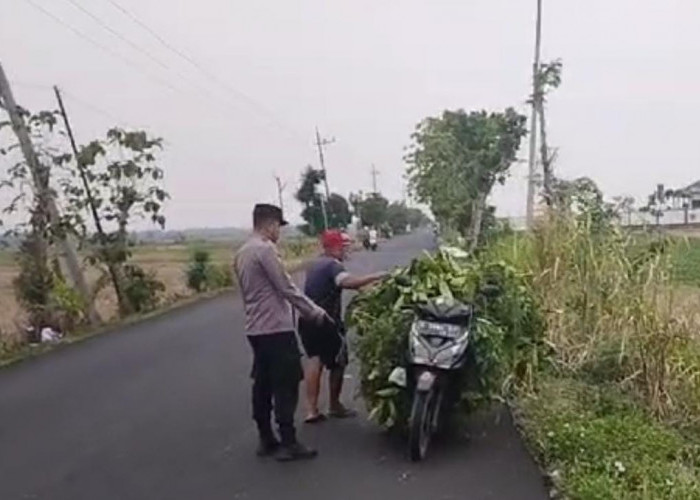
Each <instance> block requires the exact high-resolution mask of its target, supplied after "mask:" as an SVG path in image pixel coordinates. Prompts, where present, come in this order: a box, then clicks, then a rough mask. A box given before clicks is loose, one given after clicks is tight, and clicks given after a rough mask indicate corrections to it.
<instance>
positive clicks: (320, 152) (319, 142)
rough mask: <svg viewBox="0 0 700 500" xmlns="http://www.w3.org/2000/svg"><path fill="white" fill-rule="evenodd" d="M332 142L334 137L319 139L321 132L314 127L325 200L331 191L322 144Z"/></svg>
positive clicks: (326, 144)
mask: <svg viewBox="0 0 700 500" xmlns="http://www.w3.org/2000/svg"><path fill="white" fill-rule="evenodd" d="M334 142H335V139H334V138H333V139H321V134H320V133H319V131H318V127H316V147H317V148H318V159H319V161H320V162H321V170H323V184H324V186H325V188H326V200H328V199H330V197H331V192H330V189H328V172H327V171H326V161H325V158H324V156H323V146H328V145H329V144H333V143H334Z"/></svg>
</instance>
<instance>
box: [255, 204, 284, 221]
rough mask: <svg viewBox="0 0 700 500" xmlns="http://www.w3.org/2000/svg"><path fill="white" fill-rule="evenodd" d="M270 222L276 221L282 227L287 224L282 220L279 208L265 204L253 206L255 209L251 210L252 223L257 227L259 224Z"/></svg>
mask: <svg viewBox="0 0 700 500" xmlns="http://www.w3.org/2000/svg"><path fill="white" fill-rule="evenodd" d="M270 220H277V221H279V223H280V225H282V226H286V225H287V224H289V223H288V222H287V221H286V220H284V216H283V214H282V209H281V208H280V207H277V206H275V205H269V204H267V203H258V204H257V205H255V208H254V209H253V223H254V224H255V225H257V224H259V223H261V222H265V221H270Z"/></svg>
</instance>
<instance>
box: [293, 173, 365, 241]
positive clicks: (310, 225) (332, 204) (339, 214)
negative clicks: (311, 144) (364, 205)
mask: <svg viewBox="0 0 700 500" xmlns="http://www.w3.org/2000/svg"><path fill="white" fill-rule="evenodd" d="M324 177H325V173H324V172H323V170H317V169H314V168H313V167H311V166H307V167H306V170H305V171H304V173H303V174H302V176H301V184H300V186H299V189H298V190H297V193H296V199H297V200H298V201H299V202H300V203H301V204H302V205H303V206H304V208H303V209H302V212H301V217H302V219H304V220H305V221H306V224H305V225H304V226H302V228H301V229H302V231H303V232H305V233H306V234H308V235H311V236H313V235H316V234H319V233H320V232H321V231H323V229H324V228H325V220H324V214H323V210H324V208H325V209H326V216H327V218H328V226H329V227H332V228H345V227H347V225H348V224H350V221H351V220H352V215H351V213H350V206H349V204H348V202H347V200H346V199H345V198H343V197H342V196H341V195H339V194H337V193H331V195H330V198H329V199H328V200H327V203H326V206H325V207H324V206H323V197H322V195H321V193H320V192H319V190H318V189H317V188H318V186H319V185H320V184H321V183H322V182H323V180H324Z"/></svg>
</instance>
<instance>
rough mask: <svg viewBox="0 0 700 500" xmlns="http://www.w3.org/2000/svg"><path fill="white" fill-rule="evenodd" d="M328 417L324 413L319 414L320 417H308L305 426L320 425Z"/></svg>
mask: <svg viewBox="0 0 700 500" xmlns="http://www.w3.org/2000/svg"><path fill="white" fill-rule="evenodd" d="M327 418H328V417H326V416H325V415H324V414H323V413H319V414H318V415H314V416H313V417H306V419H305V420H304V423H305V424H319V423H321V422H324V421H325V420H326V419H327Z"/></svg>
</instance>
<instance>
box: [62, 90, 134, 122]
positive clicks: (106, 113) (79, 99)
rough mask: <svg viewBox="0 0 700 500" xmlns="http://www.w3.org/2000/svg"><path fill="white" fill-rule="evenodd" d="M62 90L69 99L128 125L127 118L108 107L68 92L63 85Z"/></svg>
mask: <svg viewBox="0 0 700 500" xmlns="http://www.w3.org/2000/svg"><path fill="white" fill-rule="evenodd" d="M61 92H63V94H64V95H65V96H67V97H68V98H69V99H71V100H72V101H75V102H77V103H79V104H82V105H83V106H85V107H86V108H89V109H91V110H92V111H94V112H95V113H98V114H101V115H103V116H105V117H107V118H109V119H110V120H114V121H116V122H117V123H119V124H121V125H126V124H127V121H126V120H123V119H122V118H119V117H118V116H116V115H114V114H113V113H112V112H110V111H107V110H106V109H104V108H102V107H100V106H97V105H95V104H92V103H90V102H88V101H86V100H84V99H82V98H80V97H78V96H76V95H75V94H73V93H72V92H68V91H67V90H66V89H65V88H63V87H61Z"/></svg>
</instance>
